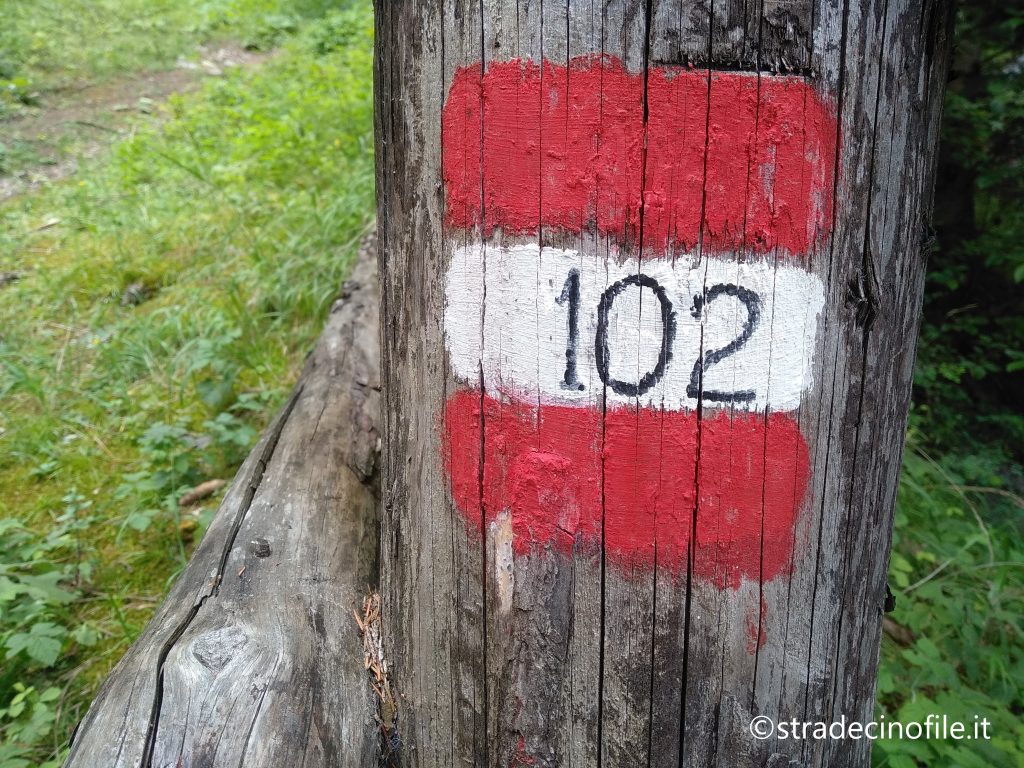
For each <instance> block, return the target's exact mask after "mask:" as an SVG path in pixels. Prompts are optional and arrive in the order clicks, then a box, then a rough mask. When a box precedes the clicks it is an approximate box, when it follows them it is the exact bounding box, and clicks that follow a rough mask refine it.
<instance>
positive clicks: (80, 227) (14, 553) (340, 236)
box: [0, 3, 373, 768]
mask: <svg viewBox="0 0 1024 768" xmlns="http://www.w3.org/2000/svg"><path fill="white" fill-rule="evenodd" d="M54 5H56V4H54ZM156 5H157V7H158V8H159V7H160V4H159V3H158V4H156ZM168 5H170V4H168ZM184 5H187V4H184ZM236 5H237V4H236ZM130 6H131V4H130V3H129V4H122V7H130ZM174 18H177V16H176V14H171V19H174ZM168 23H171V22H170V21H168ZM371 34H372V19H371V16H370V13H369V10H368V8H367V7H365V5H361V6H360V7H359V8H358V9H357V10H349V11H339V12H331V13H329V14H328V15H327V16H326V17H325V18H323V19H322V20H319V21H317V22H315V23H312V24H307V25H304V26H303V27H302V28H301V29H299V30H298V31H297V32H296V33H295V34H294V35H292V36H291V37H290V38H289V39H288V40H287V42H285V44H284V46H283V49H282V50H281V52H280V53H279V54H278V55H276V56H275V57H274V58H273V59H272V60H271V61H270V62H268V63H267V64H265V65H264V66H263V67H261V68H260V69H258V70H255V71H252V72H234V73H233V74H230V75H229V76H227V77H226V78H223V79H219V80H217V81H210V82H208V83H207V84H206V86H205V87H204V88H203V89H202V90H201V92H199V93H197V94H193V95H189V96H184V97H180V98H174V99H172V100H171V101H170V102H169V104H167V105H166V107H164V108H163V109H162V113H161V114H160V116H159V117H160V119H159V120H157V121H153V122H150V123H149V124H148V125H146V124H141V125H139V126H138V127H137V128H136V130H135V132H134V134H133V135H132V136H131V137H130V138H129V139H127V140H125V141H123V142H120V143H118V144H117V145H116V146H115V148H114V149H113V151H112V153H111V154H110V155H109V156H108V157H105V158H102V159H101V160H98V161H97V162H95V163H93V164H92V165H91V166H90V167H88V168H87V169H86V170H85V171H84V172H81V173H79V174H78V175H77V176H76V177H75V178H73V179H72V180H70V181H69V182H67V183H64V184H60V185H55V186H52V187H49V188H47V189H45V190H43V191H42V192H41V193H39V194H36V195H31V196H25V197H21V198H16V199H14V200H13V201H11V202H9V203H8V204H6V205H2V206H0V272H14V273H17V274H18V275H19V277H20V279H18V280H17V281H16V282H14V283H11V284H9V285H7V286H6V287H5V288H3V289H2V290H0V402H2V403H3V407H2V411H0V521H2V522H0V525H3V526H5V528H4V531H3V535H2V536H0V542H2V543H0V648H6V650H5V651H4V653H5V663H4V666H3V670H2V672H0V767H2V768H15V766H21V765H29V764H42V763H44V762H45V761H47V760H49V761H57V760H59V759H60V758H61V755H62V750H63V745H64V743H65V742H66V739H67V735H68V732H69V731H68V729H69V727H70V726H73V724H74V723H75V722H76V721H77V719H78V718H79V717H80V716H81V714H82V712H83V706H84V705H85V704H86V703H87V701H88V697H89V695H90V693H91V692H92V691H93V690H94V688H95V685H96V684H97V682H98V681H99V680H100V679H101V678H102V676H103V675H104V674H105V672H106V671H108V670H109V668H110V667H111V665H112V664H113V663H114V662H115V661H116V659H117V658H118V657H119V655H120V654H121V653H122V652H123V651H124V650H125V648H126V647H127V645H128V644H129V643H130V642H131V641H132V640H133V639H134V638H135V636H136V635H137V633H138V632H139V631H140V629H141V627H142V626H143V625H144V623H145V621H146V620H147V619H148V617H149V616H150V614H151V612H152V610H153V608H154V607H155V605H156V602H157V601H158V599H159V596H160V595H161V594H162V593H163V591H164V590H165V589H166V587H167V585H168V584H169V583H170V581H171V580H172V579H173V577H174V576H175V575H176V573H177V572H179V571H180V569H181V568H182V566H183V565H184V563H185V560H186V558H187V555H188V553H189V546H190V541H191V539H193V538H195V537H197V536H198V535H200V534H201V532H202V530H203V526H204V524H205V522H206V521H207V520H208V518H209V516H210V515H211V514H212V510H213V509H214V508H215V506H216V499H211V500H209V501H208V502H207V503H206V504H205V505H204V506H203V507H201V508H199V509H196V510H179V508H178V504H177V500H178V498H179V497H180V495H181V493H182V492H183V490H185V489H187V488H190V487H192V486H193V485H195V484H196V483H198V482H200V481H202V480H204V479H208V478H212V477H224V478H230V477H231V475H232V473H233V472H234V470H235V468H236V467H237V465H238V463H239V462H240V461H241V459H242V458H243V457H244V456H245V454H246V453H247V452H248V449H249V447H250V445H251V444H252V442H253V441H254V439H255V436H256V434H257V433H258V431H259V429H260V428H261V427H262V426H263V424H264V422H265V420H266V419H267V417H268V415H269V414H270V413H271V412H272V411H273V410H274V408H275V407H276V405H277V404H278V403H279V402H280V401H281V400H282V398H283V396H284V395H285V394H286V393H287V391H288V389H289V387H290V385H291V383H292V380H293V379H294V377H295V375H296V372H297V369H298V366H299V363H300V362H301V359H302V357H303V356H304V354H305V353H306V351H307V350H308V349H309V347H310V345H311V343H312V341H313V339H314V338H315V336H316V334H317V332H318V331H319V328H320V327H321V325H322V320H323V317H324V314H325V312H326V310H327V307H328V306H329V304H330V301H331V299H332V298H333V297H334V295H335V292H336V290H337V288H338V286H339V285H340V283H341V281H342V279H343V276H344V274H345V272H346V270H347V269H348V266H349V264H350V262H351V259H352V257H353V255H354V253H355V251H356V249H357V246H358V242H359V240H360V238H361V235H362V233H363V232H364V231H365V229H366V227H367V225H368V222H369V221H370V220H371V217H372V206H373V203H372V200H373V168H372V166H373V148H372V107H371V94H370V90H371V83H372V78H371V73H370V68H371ZM171 47H173V46H171ZM168 50H169V49H168ZM83 55H84V54H83ZM125 55H128V54H125ZM160 55H163V54H160ZM168 55H169V54H168ZM139 56H142V57H143V58H145V57H148V56H149V53H147V52H143V53H140V54H139ZM145 60H147V61H153V62H156V61H159V60H160V59H159V57H158V56H156V55H155V54H154V55H153V57H151V58H145ZM133 61H138V60H137V59H129V60H126V61H125V62H122V63H119V64H117V67H121V66H134V64H132V63H131V62H133ZM83 66H85V65H83ZM88 66H92V64H88ZM95 71H102V70H95Z"/></svg>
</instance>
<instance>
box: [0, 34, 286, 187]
mask: <svg viewBox="0 0 1024 768" xmlns="http://www.w3.org/2000/svg"><path fill="white" fill-rule="evenodd" d="M269 55H270V54H269V53H265V52H254V51H248V50H245V49H244V48H242V47H241V46H238V45H235V44H223V45H218V46H211V47H204V48H201V49H200V51H199V60H198V61H192V60H186V59H184V58H182V59H179V60H178V63H177V66H175V68H174V69H168V70H160V71H156V72H146V73H143V74H134V75H127V76H124V77H120V78H115V79H113V80H108V81H105V82H102V83H98V84H94V85H88V86H85V87H83V88H81V89H80V90H77V91H65V92H63V93H60V94H54V95H51V96H50V97H49V99H48V103H44V104H43V105H42V106H41V107H40V108H38V109H33V110H31V111H29V112H27V113H25V114H22V115H19V116H17V117H15V118H12V119H8V120H0V135H2V136H3V141H4V143H5V144H6V145H7V147H8V150H9V151H10V150H11V149H12V148H15V149H17V150H19V157H20V158H22V159H21V160H20V161H19V162H18V164H17V166H16V170H15V171H14V172H13V173H11V174H9V175H3V174H2V173H0V202H3V201H4V200H7V199H9V198H12V197H14V196H16V195H20V194H22V193H24V192H29V191H31V190H33V189H35V188H36V187H38V186H40V185H42V184H45V183H48V182H53V181H57V180H59V179H63V178H65V177H67V176H70V175H71V174H73V173H74V172H75V171H76V170H77V169H78V165H79V163H80V162H81V161H82V160H84V159H87V158H90V157H94V156H95V155H97V154H98V153H99V152H100V151H102V150H103V149H104V148H105V147H107V146H108V145H109V144H110V143H111V142H113V141H115V140H116V139H117V138H118V137H120V136H121V135H123V134H124V132H125V131H126V130H127V129H128V128H129V127H130V124H131V122H132V120H133V119H135V118H138V116H139V115H140V114H150V113H153V112H154V107H155V106H156V105H157V104H158V103H160V102H162V101H164V100H166V99H167V97H168V96H170V95H172V94H174V93H182V92H186V91H190V90H193V89H195V88H196V87H198V85H199V84H200V83H201V82H202V81H203V80H205V79H207V78H210V77H220V76H222V75H223V74H224V73H225V72H226V71H228V70H229V69H232V68H234V67H250V66H254V65H256V64H259V63H262V62H263V61H264V60H266V59H267V58H268V57H269Z"/></svg>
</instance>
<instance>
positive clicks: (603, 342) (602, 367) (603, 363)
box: [595, 274, 676, 397]
mask: <svg viewBox="0 0 1024 768" xmlns="http://www.w3.org/2000/svg"><path fill="white" fill-rule="evenodd" d="M631 285H635V286H637V287H639V288H641V289H643V288H649V289H650V290H651V291H653V292H654V295H655V296H656V297H657V299H658V303H659V304H660V305H661V349H660V350H659V351H658V362H657V364H656V365H655V366H654V370H653V371H648V372H647V373H645V374H644V375H643V376H641V377H640V380H639V381H638V382H637V383H636V384H631V383H630V382H628V381H619V380H618V379H613V378H612V377H611V373H610V361H611V351H610V350H609V349H608V315H609V313H610V312H611V309H612V304H614V303H615V299H616V297H618V295H619V294H620V293H622V292H623V291H624V290H626V288H628V287H629V286H631ZM675 338H676V313H675V312H674V311H673V309H672V302H671V301H670V300H669V298H668V294H667V293H665V289H664V288H662V287H661V284H660V283H659V282H658V281H657V280H655V279H654V278H653V277H650V276H648V275H644V274H638V275H630V276H629V277H624V278H623V279H622V280H619V281H618V282H617V283H615V284H614V285H611V286H609V287H608V290H606V291H605V292H604V293H603V294H601V302H600V303H599V304H598V305H597V338H596V339H595V347H596V349H595V353H596V356H597V372H598V374H599V375H600V376H601V381H603V382H604V384H605V386H607V387H610V388H611V389H612V391H613V392H616V393H618V394H620V395H625V396H627V397H637V396H639V395H642V394H645V393H646V392H648V391H649V390H650V389H651V387H653V386H654V385H655V384H657V383H658V382H659V381H661V377H662V376H664V375H665V369H666V368H667V367H668V364H669V363H670V362H671V361H672V344H673V342H674V341H675Z"/></svg>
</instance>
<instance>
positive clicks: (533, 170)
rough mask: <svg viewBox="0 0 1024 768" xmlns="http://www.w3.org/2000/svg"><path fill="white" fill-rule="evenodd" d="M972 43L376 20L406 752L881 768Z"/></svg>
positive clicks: (904, 8) (397, 630)
mask: <svg viewBox="0 0 1024 768" xmlns="http://www.w3.org/2000/svg"><path fill="white" fill-rule="evenodd" d="M951 14H952V10H951V3H950V2H948V0H865V1H864V2H845V3H840V2H838V0H827V1H824V2H812V1H811V0H793V2H785V3H781V2H772V3H769V2H764V3H739V2H726V3H709V2H706V1H705V0H699V1H698V2H685V3H684V2H681V1H680V0H671V1H670V0H648V1H647V2H639V0H602V2H589V1H587V2H583V1H580V0H574V2H571V3H570V2H568V1H566V2H557V1H556V0H549V1H548V2H512V0H463V1H462V2H445V3H437V2H419V1H418V0H417V1H416V2H413V1H412V0H380V1H379V2H378V3H377V43H376V44H377V57H376V73H375V76H376V83H377V116H376V119H377V137H378V144H377V151H378V201H379V231H380V253H381V263H380V275H381V284H382V323H381V324H382V329H383V337H382V339H383V349H382V355H383V386H384V468H383V490H384V501H385V506H384V512H383V519H382V525H383V534H382V598H383V611H384V626H385V650H386V656H387V659H386V660H387V663H388V664H389V667H390V670H391V672H392V690H393V691H395V692H396V694H397V714H394V716H393V717H392V714H393V713H392V712H391V711H390V710H389V712H388V716H387V720H388V723H387V727H388V728H389V729H390V733H391V734H392V735H391V737H390V739H389V743H390V744H391V745H392V746H396V745H398V744H399V743H400V745H401V746H400V747H398V750H399V752H398V754H397V756H396V755H392V758H397V759H398V760H399V761H400V762H401V764H402V765H407V766H438V767H440V766H444V768H451V767H452V766H463V765H479V766H497V767H499V768H510V767H511V766H527V765H530V766H536V767H537V768H539V767H540V766H552V767H554V766H558V767H559V768H565V767H566V766H601V765H605V766H614V768H626V767H628V766H680V765H685V766H688V768H694V767H697V766H710V765H728V766H748V765H749V766H754V765H757V766H763V765H771V766H783V765H801V766H803V765H807V766H830V768H836V766H847V765H856V766H863V765H867V764H868V752H869V749H870V746H869V742H868V741H867V740H866V739H859V740H857V739H846V740H840V739H833V740H828V739H814V738H807V739H792V738H782V735H781V734H780V732H779V731H778V730H775V731H773V732H772V733H770V734H768V738H760V737H761V736H764V735H765V732H764V731H759V732H758V733H753V732H752V730H751V723H752V721H753V719H754V718H755V717H758V716H767V717H770V718H772V719H773V720H774V721H775V722H776V723H779V722H783V721H791V720H794V719H795V720H797V721H801V722H802V721H812V722H814V721H822V722H825V723H831V722H833V721H835V722H840V721H841V720H842V718H845V719H846V720H847V721H850V720H855V721H861V722H866V721H868V720H870V718H871V714H872V706H873V700H874V680H875V672H876V667H877V661H878V648H879V638H880V628H881V622H882V611H883V605H884V603H885V597H886V566H887V560H888V551H889V545H890V532H891V526H892V510H893V504H894V500H895V492H896V484H897V478H898V472H899V466H900V454H901V450H902V444H903V434H904V428H905V422H906V414H907V409H908V403H909V397H910V385H911V373H912V369H913V362H914V348H915V342H914V340H915V338H916V334H917V328H918V320H919V314H920V308H921V298H922V290H923V282H924V273H925V241H926V239H927V233H928V221H929V213H930V208H931V195H932V187H933V180H934V166H935V148H936V142H937V135H938V124H939V116H940V109H941V103H942V93H943V87H944V81H945V73H946V67H947V60H948V55H949V51H950V39H949V34H950V23H951ZM758 727H763V723H762V725H761V726H755V730H756V729H757V728H758Z"/></svg>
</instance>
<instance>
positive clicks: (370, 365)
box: [66, 247, 380, 768]
mask: <svg viewBox="0 0 1024 768" xmlns="http://www.w3.org/2000/svg"><path fill="white" fill-rule="evenodd" d="M378 331H379V323H378V290H377V276H376V265H375V260H374V254H373V248H372V247H367V248H364V249H363V255H362V257H361V259H360V261H359V263H358V264H357V266H356V268H355V270H354V272H353V274H352V277H351V279H350V280H349V281H348V282H347V283H346V284H345V287H344V289H343V291H342V296H341V298H340V299H339V300H338V301H337V302H336V304H335V306H334V307H333V309H332V311H331V315H330V318H329V319H328V321H327V326H326V329H325V330H324V332H323V334H322V336H321V338H320V341H319V342H318V344H317V346H316V349H315V351H314V352H313V354H312V355H311V356H310V358H309V360H308V361H307V363H306V367H305V370H304V371H303V373H302V376H301V378H300V379H299V382H298V384H297V385H296V387H295V390H294V392H293V393H292V396H291V397H290V399H289V400H288V402H287V404H286V405H285V406H284V408H283V409H282V411H281V413H280V414H279V415H278V416H277V418H276V419H275V421H274V423H273V424H272V425H271V426H270V428H269V429H267V431H266V432H265V434H264V435H263V437H262V439H261V440H260V442H259V444H258V445H257V446H256V448H255V450H253V452H252V454H251V455H250V456H249V458H248V459H247V460H246V462H245V464H244V465H243V466H242V468H241V470H240V471H239V473H238V476H237V477H236V478H235V481H234V483H233V484H232V486H231V488H230V490H229V491H228V492H227V494H226V496H225V498H224V500H223V502H222V504H221V506H220V509H219V510H218V512H217V515H216V518H215V519H214V521H213V523H212V524H211V526H210V529H209V531H208V532H207V534H206V536H205V537H204V538H203V541H202V542H201V543H200V545H199V547H198V549H197V551H196V553H195V555H194V557H193V558H192V560H191V562H190V563H189V565H188V567H187V568H186V569H185V571H184V572H183V573H182V575H181V576H180V577H179V578H178V580H177V582H176V584H175V585H174V587H173V589H172V590H171V592H170V594H169V595H168V597H167V599H166V600H165V602H164V604H163V606H162V607H161V608H160V610H159V611H158V612H157V615H156V616H155V618H154V619H153V620H152V621H151V622H150V624H149V626H148V627H147V628H146V630H145V631H144V632H143V634H142V635H141V636H140V637H139V639H138V640H137V641H136V643H135V644H134V645H133V646H132V647H131V649H130V650H129V651H128V653H127V654H126V655H125V657H124V658H123V659H122V660H121V662H120V663H119V664H118V665H117V667H116V668H115V669H114V671H113V672H112V673H111V675H110V677H109V678H108V680H107V681H106V682H105V684H104V685H103V687H102V689H101V691H100V693H99V695H98V696H97V698H96V700H95V702H94V703H93V704H92V706H91V708H90V709H89V712H88V714H87V715H86V717H85V718H84V720H83V721H82V723H81V724H80V726H79V728H78V729H77V732H76V734H75V736H74V738H73V740H72V748H71V753H70V756H69V757H68V760H67V762H66V765H67V766H70V767H71V768H79V767H81V768H98V767H102V768H107V767H108V766H110V767H114V766H117V767H120V766H126V767H127V766H132V768H137V767H138V766H143V767H148V766H161V767H164V766H168V767H170V768H176V767H177V766H192V767H193V768H198V767H199V766H215V765H216V766H220V765H231V766H239V765H241V766H293V765H294V766H300V765H301V766H329V767H330V768H338V767H342V768H347V767H348V766H352V767H353V768H354V767H355V766H360V768H362V767H363V766H367V765H373V764H375V763H376V754H377V743H378V738H377V735H376V734H377V726H376V724H375V722H374V717H373V713H374V712H375V711H376V705H375V702H374V700H373V695H374V694H373V692H372V690H371V688H370V686H369V684H368V682H367V676H366V675H367V673H366V671H365V669H364V659H363V643H362V641H361V640H360V637H359V626H358V624H357V621H356V620H355V618H354V617H353V611H354V610H359V609H361V606H362V598H363V595H364V593H365V591H366V588H367V586H368V585H372V584H375V583H376V580H377V575H376V574H377V552H378V541H379V539H378V524H379V513H378V509H377V504H378V497H379V489H378V473H377V467H378V459H377V456H378V451H379V437H378V421H379V411H380V385H379V380H380V379H379V339H378Z"/></svg>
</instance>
